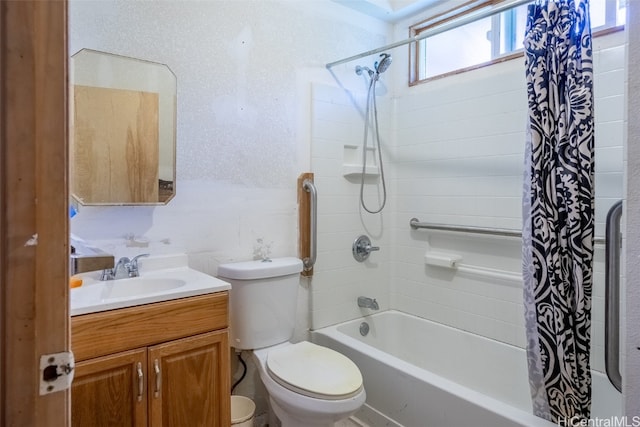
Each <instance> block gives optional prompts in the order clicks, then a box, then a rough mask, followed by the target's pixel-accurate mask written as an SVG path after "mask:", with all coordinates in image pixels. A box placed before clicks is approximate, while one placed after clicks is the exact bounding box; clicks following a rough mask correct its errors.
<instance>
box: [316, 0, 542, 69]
mask: <svg viewBox="0 0 640 427" xmlns="http://www.w3.org/2000/svg"><path fill="white" fill-rule="evenodd" d="M531 1H532V0H507V1H504V2H501V3H498V4H494V5H493V6H489V7H487V8H483V9H478V10H477V11H475V12H472V13H469V14H466V15H463V16H461V17H460V18H456V19H452V20H451V21H449V22H446V23H444V24H442V25H438V26H436V27H433V28H429V29H428V30H425V31H423V32H421V33H420V34H418V35H416V36H413V37H409V38H408V39H406V40H401V41H398V42H395V43H391V44H388V45H386V46H382V47H379V48H377V49H373V50H369V51H367V52H363V53H359V54H357V55H353V56H350V57H348V58H344V59H341V60H339V61H335V62H329V63H328V64H327V65H326V67H327V69H331V67H334V66H336V65H340V64H344V63H346V62H350V61H354V60H356V59H360V58H364V57H365V56H369V55H374V54H376V53H380V52H384V51H387V50H389V49H394V48H396V47H399V46H404V45H406V44H409V43H414V42H417V41H420V40H422V39H426V38H427V37H431V36H435V35H436V34H440V33H444V32H445V31H449V30H452V29H454V28H457V27H460V26H462V25H465V24H469V23H471V22H474V21H477V20H480V19H483V18H486V17H488V16H491V15H495V14H496V13H500V12H504V11H505V10H509V9H511V8H514V7H518V6H521V5H523V4H526V3H531Z"/></svg>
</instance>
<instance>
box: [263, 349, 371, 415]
mask: <svg viewBox="0 0 640 427" xmlns="http://www.w3.org/2000/svg"><path fill="white" fill-rule="evenodd" d="M283 352H291V355H285V357H283V358H282V360H278V358H277V357H274V355H276V356H282V355H283V354H282V353H283ZM325 352H327V353H325ZM329 352H330V353H329ZM313 353H316V354H315V356H310V355H309V354H313ZM331 353H333V354H331ZM252 359H253V361H254V363H255V365H256V367H257V369H258V372H259V374H260V379H261V380H262V382H263V383H264V386H265V388H266V390H267V392H268V393H269V402H270V404H271V408H272V409H273V411H274V413H275V414H276V416H277V417H278V419H279V420H280V422H281V423H282V427H289V426H291V427H293V426H309V427H328V426H333V425H334V424H335V423H336V422H338V421H340V420H342V419H345V418H347V417H349V416H350V415H352V414H353V413H355V412H356V411H357V410H358V409H359V408H360V407H361V406H362V405H363V404H364V402H365V400H366V393H365V391H364V387H363V386H362V375H361V374H360V370H359V369H358V368H357V366H356V365H355V364H354V363H353V362H352V361H351V360H349V359H348V358H347V357H345V356H343V355H342V354H340V353H338V352H335V351H333V350H331V349H328V348H326V347H321V346H319V345H316V344H313V343H310V342H307V341H302V342H299V343H296V344H291V343H284V344H279V345H277V346H274V347H268V348H264V349H260V350H254V351H253V352H252ZM274 362H275V363H274ZM278 362H282V363H285V364H282V363H278ZM274 365H276V367H275V368H274V367H273V366H274ZM280 369H282V370H280ZM283 377H284V378H283Z"/></svg>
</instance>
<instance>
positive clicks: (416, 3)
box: [333, 0, 451, 22]
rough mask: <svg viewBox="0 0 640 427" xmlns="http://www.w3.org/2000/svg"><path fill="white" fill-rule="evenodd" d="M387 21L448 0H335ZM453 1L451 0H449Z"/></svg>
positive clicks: (396, 19)
mask: <svg viewBox="0 0 640 427" xmlns="http://www.w3.org/2000/svg"><path fill="white" fill-rule="evenodd" d="M333 1H335V2H336V3H340V4H342V5H344V6H347V7H349V8H351V9H355V10H357V11H358V12H361V13H364V14H365V15H369V16H372V17H374V18H378V19H381V20H383V21H387V22H396V21H399V20H401V19H404V18H406V17H408V16H411V15H413V14H416V13H419V12H422V11H424V10H426V9H429V8H430V7H433V6H435V5H436V4H439V3H443V2H444V1H447V0H333ZM448 1H451V0H448Z"/></svg>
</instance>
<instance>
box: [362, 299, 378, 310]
mask: <svg viewBox="0 0 640 427" xmlns="http://www.w3.org/2000/svg"><path fill="white" fill-rule="evenodd" d="M358 307H362V308H370V309H372V310H379V309H380V307H379V306H378V301H376V299H375V298H373V299H372V298H369V297H358Z"/></svg>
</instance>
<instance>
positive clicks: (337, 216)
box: [311, 84, 393, 328]
mask: <svg viewBox="0 0 640 427" xmlns="http://www.w3.org/2000/svg"><path fill="white" fill-rule="evenodd" d="M362 90H363V91H366V87H364V86H363V89H362ZM365 106H366V92H365V93H363V92H354V91H352V92H348V91H346V90H345V89H342V88H337V87H334V86H329V85H323V84H314V85H313V88H312V111H311V136H312V138H311V156H312V168H313V171H314V174H315V184H316V187H317V189H318V261H317V264H316V267H315V273H314V276H313V278H312V280H311V298H312V309H311V320H312V326H313V328H321V327H323V326H327V325H330V324H334V323H338V322H342V321H345V320H348V319H353V318H356V317H359V316H362V315H363V314H365V313H368V312H369V310H366V309H360V308H359V307H358V305H357V303H356V300H357V298H358V296H360V295H362V296H367V297H370V298H376V300H377V301H378V303H379V305H380V309H381V310H384V309H386V308H388V307H389V281H388V277H389V275H388V266H389V260H390V255H391V252H392V248H391V244H390V243H391V239H390V233H389V231H390V230H391V226H392V221H391V220H392V214H391V212H392V210H393V207H392V202H391V200H390V199H391V194H392V190H391V188H390V185H391V177H390V176H389V173H390V172H388V171H387V170H385V173H386V174H387V177H386V180H387V186H388V187H389V188H388V189H387V191H388V194H389V197H388V198H389V200H388V201H387V205H386V206H385V208H384V210H383V211H382V214H377V215H372V214H369V213H367V212H365V211H364V210H362V208H361V207H360V203H359V197H360V173H359V172H360V169H359V168H357V167H356V166H354V163H355V164H359V165H361V164H362V162H361V155H362V154H361V153H362V152H361V151H359V150H358V149H355V148H353V147H362V143H363V138H364V115H365ZM378 109H379V117H380V134H381V143H382V144H383V145H386V146H388V145H389V143H390V141H389V117H390V116H391V114H390V109H389V102H388V99H385V98H384V97H383V98H382V99H379V100H378ZM371 144H372V140H371V139H370V140H369V142H368V145H369V147H371ZM353 151H356V153H354V152H353ZM388 154H389V153H385V157H386V159H387V162H388V161H389V160H388V159H389V155H388ZM372 157H374V156H372ZM369 164H372V163H370V162H369V160H368V165H369ZM375 164H376V165H377V161H376V162H375ZM383 166H386V167H387V168H388V169H390V166H391V165H390V164H385V165H383ZM354 171H355V172H357V173H353V172H354ZM381 194H382V187H381V184H380V180H379V177H378V176H374V177H368V178H367V180H366V181H365V191H364V195H365V202H366V204H367V206H368V207H369V208H370V209H373V208H377V207H379V205H380V203H381V200H382V199H381ZM361 234H366V235H368V236H369V237H370V239H371V241H372V244H373V245H374V246H379V247H380V251H377V252H372V254H371V256H370V257H369V259H368V260H367V261H365V262H363V263H359V262H357V261H356V260H355V259H354V258H353V256H352V244H353V241H354V240H355V239H356V238H357V237H358V236H359V235H361Z"/></svg>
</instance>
